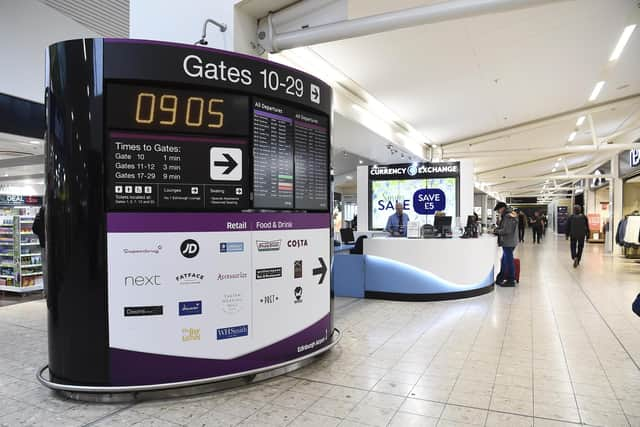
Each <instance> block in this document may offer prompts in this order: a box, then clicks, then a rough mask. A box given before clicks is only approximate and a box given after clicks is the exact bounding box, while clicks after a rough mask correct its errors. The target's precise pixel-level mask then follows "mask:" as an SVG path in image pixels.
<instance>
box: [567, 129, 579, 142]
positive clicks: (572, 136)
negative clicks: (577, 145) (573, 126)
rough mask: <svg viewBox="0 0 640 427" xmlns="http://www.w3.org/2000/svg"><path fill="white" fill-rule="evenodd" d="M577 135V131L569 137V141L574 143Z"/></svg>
mask: <svg viewBox="0 0 640 427" xmlns="http://www.w3.org/2000/svg"><path fill="white" fill-rule="evenodd" d="M576 135H577V132H576V131H573V132H571V134H570V135H569V139H567V141H569V142H573V140H574V139H576Z"/></svg>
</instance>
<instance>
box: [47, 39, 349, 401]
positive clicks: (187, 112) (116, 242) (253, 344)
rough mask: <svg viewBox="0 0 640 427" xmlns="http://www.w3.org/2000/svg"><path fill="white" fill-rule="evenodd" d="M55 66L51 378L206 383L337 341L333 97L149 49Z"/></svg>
mask: <svg viewBox="0 0 640 427" xmlns="http://www.w3.org/2000/svg"><path fill="white" fill-rule="evenodd" d="M47 67H48V74H47V89H46V111H47V137H46V141H47V144H46V215H45V218H46V229H47V240H46V247H47V261H46V281H47V287H48V295H47V305H48V322H49V365H48V371H49V372H48V375H46V374H45V373H44V370H43V371H42V372H41V374H40V378H41V380H42V381H43V382H44V383H45V384H46V385H48V386H50V387H53V388H58V389H61V390H89V391H95V390H100V391H110V390H116V391H119V390H136V387H147V389H148V388H153V387H158V388H162V387H168V386H185V385H192V384H199V383H202V382H207V381H216V380H219V379H222V378H225V379H226V378H231V377H234V376H241V375H247V374H253V373H256V372H261V371H263V370H267V369H272V368H274V367H282V366H286V365H287V364H290V363H294V362H298V361H301V360H304V359H305V358H308V357H311V356H314V355H317V354H319V353H321V352H322V351H325V350H327V349H329V348H330V347H331V346H332V345H333V344H334V343H335V341H336V339H337V336H338V333H337V332H336V334H334V332H333V325H332V317H331V299H330V285H331V283H330V280H331V279H330V274H328V269H329V268H330V265H329V264H330V251H331V235H330V196H329V185H330V184H329V150H330V113H331V96H332V94H331V89H330V87H329V86H327V85H326V84H324V83H323V82H322V81H320V80H318V79H316V78H314V77H312V76H309V75H307V74H305V73H302V72H300V71H297V70H294V69H291V68H288V67H285V66H282V65H279V64H275V63H272V62H269V61H266V60H263V59H261V58H254V57H249V56H244V55H240V54H237V53H232V52H224V51H218V50H214V49H209V48H204V47H200V46H190V45H179V44H173V43H165V42H155V41H142V40H125V39H84V40H72V41H66V42H61V43H58V44H54V45H52V46H51V47H50V48H49V50H48V54H47ZM82 387H85V388H82ZM118 387H120V388H118Z"/></svg>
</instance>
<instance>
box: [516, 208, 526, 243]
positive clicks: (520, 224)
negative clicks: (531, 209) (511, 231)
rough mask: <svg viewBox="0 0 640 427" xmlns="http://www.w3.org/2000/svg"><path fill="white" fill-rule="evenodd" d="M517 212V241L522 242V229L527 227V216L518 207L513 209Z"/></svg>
mask: <svg viewBox="0 0 640 427" xmlns="http://www.w3.org/2000/svg"><path fill="white" fill-rule="evenodd" d="M515 211H516V212H517V213H518V241H519V242H524V231H525V230H526V229H527V216H526V215H525V214H524V212H522V210H520V209H516V210H515Z"/></svg>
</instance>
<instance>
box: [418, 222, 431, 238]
mask: <svg viewBox="0 0 640 427" xmlns="http://www.w3.org/2000/svg"><path fill="white" fill-rule="evenodd" d="M420 234H421V235H422V237H425V236H429V235H432V234H434V230H433V225H431V224H425V225H423V226H422V229H421V230H420Z"/></svg>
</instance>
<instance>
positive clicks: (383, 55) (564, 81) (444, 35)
mask: <svg viewBox="0 0 640 427" xmlns="http://www.w3.org/2000/svg"><path fill="white" fill-rule="evenodd" d="M430 3H436V2H435V1H425V0H395V1H393V2H389V1H387V0H350V1H349V15H350V19H353V18H357V17H362V16H368V15H372V14H377V13H384V12H388V11H392V10H398V9H405V8H408V7H414V6H421V5H426V4H430ZM637 8H638V5H637V2H635V1H631V0H580V1H576V0H572V1H564V2H558V3H553V4H547V5H543V6H538V7H533V8H529V9H525V10H519V11H512V12H505V13H499V14H492V15H486V16H479V17H474V18H466V19H461V20H454V21H448V22H442V23H438V24H430V25H425V26H419V27H413V28H408V29H403V30H397V31H392V32H387V33H381V34H375V35H371V36H366V37H359V38H354V39H347V40H340V41H336V42H331V43H326V44H322V45H316V46H314V47H313V49H314V50H315V51H316V52H317V53H318V54H319V55H321V56H322V57H323V58H324V59H325V60H326V61H327V62H329V63H330V64H332V65H333V66H334V67H336V68H337V69H339V70H340V71H342V72H343V73H344V74H346V75H347V76H349V77H350V78H352V79H353V80H354V81H355V82H357V83H358V84H359V85H360V86H362V87H363V88H364V89H365V90H366V91H368V92H369V93H370V94H372V95H373V96H375V97H376V98H377V99H378V100H379V101H381V102H382V103H383V104H385V105H386V106H387V107H389V108H390V109H391V110H392V111H394V112H395V113H397V114H398V115H399V116H400V117H402V118H403V119H404V120H406V121H408V122H409V123H411V124H412V125H413V126H414V127H415V128H416V129H418V130H419V131H420V132H422V133H423V134H424V135H425V136H426V137H427V138H428V139H429V140H431V141H432V142H434V143H437V144H443V146H444V147H445V148H444V153H445V157H447V153H454V152H456V151H459V150H461V149H462V148H463V147H464V146H463V145H451V146H447V144H448V143H451V142H455V141H460V140H464V139H465V138H470V137H473V136H476V135H479V134H484V133H490V132H492V131H496V130H499V129H502V128H507V127H510V126H515V125H518V124H521V123H525V122H530V121H535V120H539V119H542V118H546V117H551V116H554V115H558V114H560V113H563V112H566V111H571V110H575V109H580V108H584V107H586V106H589V105H590V104H589V103H588V102H587V99H588V97H589V95H590V93H591V90H592V89H593V86H594V84H595V83H596V82H597V81H599V80H605V81H606V82H607V83H606V85H605V87H604V89H603V90H602V92H601V95H600V97H599V98H598V100H597V102H598V103H603V102H607V101H611V100H614V99H619V98H623V97H627V96H630V95H634V94H640V28H639V29H637V30H636V31H635V32H634V34H633V36H632V38H631V40H630V42H629V43H628V44H627V47H626V49H625V51H624V53H623V55H622V57H621V59H620V60H618V61H617V62H616V63H614V64H609V63H608V58H609V55H610V54H611V51H612V50H613V48H614V46H615V44H616V42H617V41H618V38H619V36H620V34H621V32H622V30H623V28H624V27H625V25H629V24H630V23H634V22H635V21H634V19H635V20H637V17H638V12H637ZM612 108H615V109H608V110H607V111H601V112H597V113H594V114H593V118H594V122H595V128H596V134H597V136H598V137H600V138H602V137H605V136H607V135H610V134H612V133H613V132H616V131H617V130H619V129H622V128H625V127H627V126H629V124H630V123H633V122H634V121H635V120H637V119H638V116H637V114H638V113H639V112H640V98H636V99H633V100H631V101H627V102H624V103H622V104H618V105H615V106H613V107H612ZM578 115H579V114H576V115H574V116H571V117H568V118H566V119H565V120H561V121H557V120H556V121H554V122H552V123H550V124H549V123H546V122H544V121H543V122H542V123H540V125H539V126H536V127H535V128H533V129H527V130H526V131H522V132H517V133H516V134H512V135H511V136H510V137H508V138H502V139H498V140H490V141H487V142H484V143H482V144H479V145H475V146H474V147H473V149H474V150H476V149H477V150H482V151H491V150H498V149H509V148H511V149H514V148H516V149H517V148H532V147H533V148H536V147H538V148H542V149H549V148H557V149H558V151H557V153H551V152H548V151H545V152H541V153H539V154H536V153H535V152H534V153H532V152H530V151H529V152H522V153H518V152H513V153H511V154H510V155H509V156H499V157H498V156H495V157H487V156H484V157H479V158H477V159H474V160H475V164H476V173H478V174H479V180H481V181H485V182H491V180H492V179H493V178H496V177H498V176H504V175H506V176H508V177H511V176H513V177H517V176H533V175H543V174H549V173H551V169H552V168H553V166H554V163H555V162H556V161H557V158H558V157H560V156H562V157H563V158H565V159H567V164H568V167H569V168H570V169H572V168H574V167H578V166H584V165H586V164H588V163H589V162H590V161H591V160H593V159H594V158H595V157H596V154H594V153H579V154H575V155H571V154H570V149H569V150H565V149H564V146H565V144H566V141H567V137H568V135H569V134H570V133H571V132H572V131H573V130H574V128H575V122H576V118H577V117H578ZM634 115H635V116H634ZM637 127H638V125H637V123H636V125H635V128H637ZM584 144H586V145H589V144H592V139H591V135H590V132H589V126H588V122H585V124H583V125H582V126H581V127H580V129H579V132H578V135H577V137H576V139H575V141H574V142H573V143H572V145H584ZM597 155H599V156H600V155H601V154H599V153H598V154H597ZM449 157H453V154H452V155H449ZM536 159H545V160H541V161H539V162H535V161H534V160H536ZM529 162H530V163H529ZM512 164H513V165H517V166H515V167H512V168H508V169H503V170H499V171H497V172H496V173H484V174H483V172H484V171H492V170H495V169H498V168H500V167H504V166H508V165H512ZM561 169H562V168H561ZM562 170H563V169H562ZM542 180H544V178H542ZM528 185H531V183H526V182H525V183H522V182H521V183H519V184H516V185H512V186H511V188H512V189H513V188H517V187H523V188H524V187H526V186H528Z"/></svg>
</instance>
